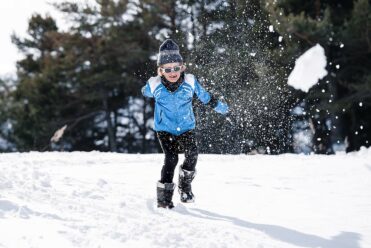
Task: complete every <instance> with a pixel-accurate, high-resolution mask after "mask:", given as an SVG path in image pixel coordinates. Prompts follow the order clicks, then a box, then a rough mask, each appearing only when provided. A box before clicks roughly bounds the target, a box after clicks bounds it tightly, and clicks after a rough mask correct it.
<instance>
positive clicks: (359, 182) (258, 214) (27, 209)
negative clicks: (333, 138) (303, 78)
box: [0, 149, 371, 248]
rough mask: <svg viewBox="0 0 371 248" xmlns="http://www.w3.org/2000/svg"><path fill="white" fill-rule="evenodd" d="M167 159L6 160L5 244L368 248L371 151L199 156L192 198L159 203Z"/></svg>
mask: <svg viewBox="0 0 371 248" xmlns="http://www.w3.org/2000/svg"><path fill="white" fill-rule="evenodd" d="M162 160H163V155H161V154H151V155H124V154H110V153H98V152H92V153H81V152H74V153H36V152H35V153H23V154H0V164H1V173H0V247H38V248H41V247H48V248H50V247H53V248H54V247H63V248H66V247H89V248H92V247H109V248H112V247H203V248H204V247H259V248H262V247H264V248H273V247H284V248H292V247H323V248H360V247H362V248H368V247H371V220H370V216H371V190H370V189H371V162H370V161H371V150H370V149H362V150H361V151H360V152H356V153H351V154H339V155H336V156H320V155H315V156H304V155H293V154H285V155H279V156H264V155H255V156H246V155H238V156H234V155H229V156H228V155H200V159H199V163H198V167H197V168H198V174H197V177H196V179H195V182H194V185H193V187H194V193H195V195H196V202H195V203H194V204H188V205H186V204H181V203H180V202H179V195H178V193H175V195H174V203H175V205H176V207H175V208H174V209H173V210H159V209H157V208H156V206H155V198H154V197H155V185H156V180H157V179H158V177H159V173H160V169H161V164H162Z"/></svg>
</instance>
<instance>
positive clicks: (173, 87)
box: [161, 72, 184, 92]
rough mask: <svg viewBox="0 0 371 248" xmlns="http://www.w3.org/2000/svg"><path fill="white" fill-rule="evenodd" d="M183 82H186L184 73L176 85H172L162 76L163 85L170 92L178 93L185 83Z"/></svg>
mask: <svg viewBox="0 0 371 248" xmlns="http://www.w3.org/2000/svg"><path fill="white" fill-rule="evenodd" d="M183 80H184V72H182V73H181V74H180V77H179V79H178V81H176V82H175V83H172V82H170V81H169V80H167V79H166V78H165V77H164V76H161V83H162V84H163V85H164V86H165V87H166V89H167V90H168V91H170V92H174V91H176V90H177V89H178V88H179V86H180V85H181V84H182V83H183Z"/></svg>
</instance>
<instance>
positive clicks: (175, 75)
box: [158, 63, 185, 83]
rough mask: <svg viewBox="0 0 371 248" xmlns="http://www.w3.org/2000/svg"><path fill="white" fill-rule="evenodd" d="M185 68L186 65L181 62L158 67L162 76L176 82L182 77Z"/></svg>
mask: <svg viewBox="0 0 371 248" xmlns="http://www.w3.org/2000/svg"><path fill="white" fill-rule="evenodd" d="M184 70H185V66H184V65H183V64H180V63H168V64H164V65H161V66H160V67H159V68H158V73H159V75H160V76H164V77H165V78H166V79H167V80H168V81H170V82H172V83H175V82H176V81H178V79H179V78H180V74H181V73H182V72H183V71H184Z"/></svg>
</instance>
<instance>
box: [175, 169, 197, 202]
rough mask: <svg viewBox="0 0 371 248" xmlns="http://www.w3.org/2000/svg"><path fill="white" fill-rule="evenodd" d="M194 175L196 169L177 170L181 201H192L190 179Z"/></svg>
mask: <svg viewBox="0 0 371 248" xmlns="http://www.w3.org/2000/svg"><path fill="white" fill-rule="evenodd" d="M195 175H196V171H187V170H184V169H180V170H179V185H178V191H179V194H180V201H181V202H194V201H195V200H194V195H193V193H192V186H191V183H192V180H193V178H194V177H195Z"/></svg>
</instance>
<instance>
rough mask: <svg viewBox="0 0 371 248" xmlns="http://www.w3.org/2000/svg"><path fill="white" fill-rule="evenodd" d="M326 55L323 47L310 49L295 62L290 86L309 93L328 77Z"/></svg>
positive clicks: (289, 80) (316, 46)
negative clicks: (314, 86) (319, 81)
mask: <svg viewBox="0 0 371 248" xmlns="http://www.w3.org/2000/svg"><path fill="white" fill-rule="evenodd" d="M326 60H327V59H326V55H325V50H324V49H323V47H321V45H319V44H317V45H315V46H314V47H312V48H310V49H309V50H308V51H306V52H305V53H304V54H303V55H301V56H300V57H299V58H298V59H297V60H296V61H295V67H294V69H293V70H292V72H291V73H290V75H289V78H288V82H287V83H288V85H290V86H292V87H294V88H295V89H298V90H302V91H304V92H308V90H309V89H310V88H311V87H312V86H313V85H315V84H317V82H318V80H320V79H322V78H323V77H325V76H326V75H327V71H326V69H325V68H326V64H327V62H326Z"/></svg>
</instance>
